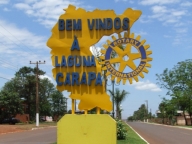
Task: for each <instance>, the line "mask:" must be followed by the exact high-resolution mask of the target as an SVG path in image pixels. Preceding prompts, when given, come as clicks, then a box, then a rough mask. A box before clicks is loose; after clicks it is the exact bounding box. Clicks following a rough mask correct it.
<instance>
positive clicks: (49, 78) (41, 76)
mask: <svg viewBox="0 0 192 144" xmlns="http://www.w3.org/2000/svg"><path fill="white" fill-rule="evenodd" d="M39 77H40V78H41V79H44V78H47V79H48V80H50V81H51V82H54V81H53V79H52V77H50V76H48V75H46V74H45V75H40V76H39Z"/></svg>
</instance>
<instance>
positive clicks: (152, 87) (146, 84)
mask: <svg viewBox="0 0 192 144" xmlns="http://www.w3.org/2000/svg"><path fill="white" fill-rule="evenodd" d="M132 86H134V87H135V88H136V89H138V90H149V91H153V92H158V91H161V89H160V88H159V87H158V86H157V85H156V84H154V83H152V82H150V81H149V80H147V81H139V82H136V81H133V84H132Z"/></svg>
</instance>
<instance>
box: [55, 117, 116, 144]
mask: <svg viewBox="0 0 192 144" xmlns="http://www.w3.org/2000/svg"><path fill="white" fill-rule="evenodd" d="M116 141H117V136H116V121H115V120H114V119H112V118H111V117H110V116H109V115H108V114H99V115H98V114H82V115H76V114H66V115H65V116H63V117H62V118H61V119H60V120H59V122H58V123H57V144H116Z"/></svg>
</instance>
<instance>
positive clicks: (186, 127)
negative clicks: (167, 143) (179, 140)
mask: <svg viewBox="0 0 192 144" xmlns="http://www.w3.org/2000/svg"><path fill="white" fill-rule="evenodd" d="M177 127H185V128H192V126H186V125H185V126H179V125H178V126H177Z"/></svg>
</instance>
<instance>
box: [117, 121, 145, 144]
mask: <svg viewBox="0 0 192 144" xmlns="http://www.w3.org/2000/svg"><path fill="white" fill-rule="evenodd" d="M127 127H128V139H127V140H118V141H117V144H146V142H144V141H143V140H142V139H141V138H140V137H139V136H138V135H137V134H136V133H135V132H134V131H133V130H132V129H131V128H130V127H129V126H128V125H127Z"/></svg>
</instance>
